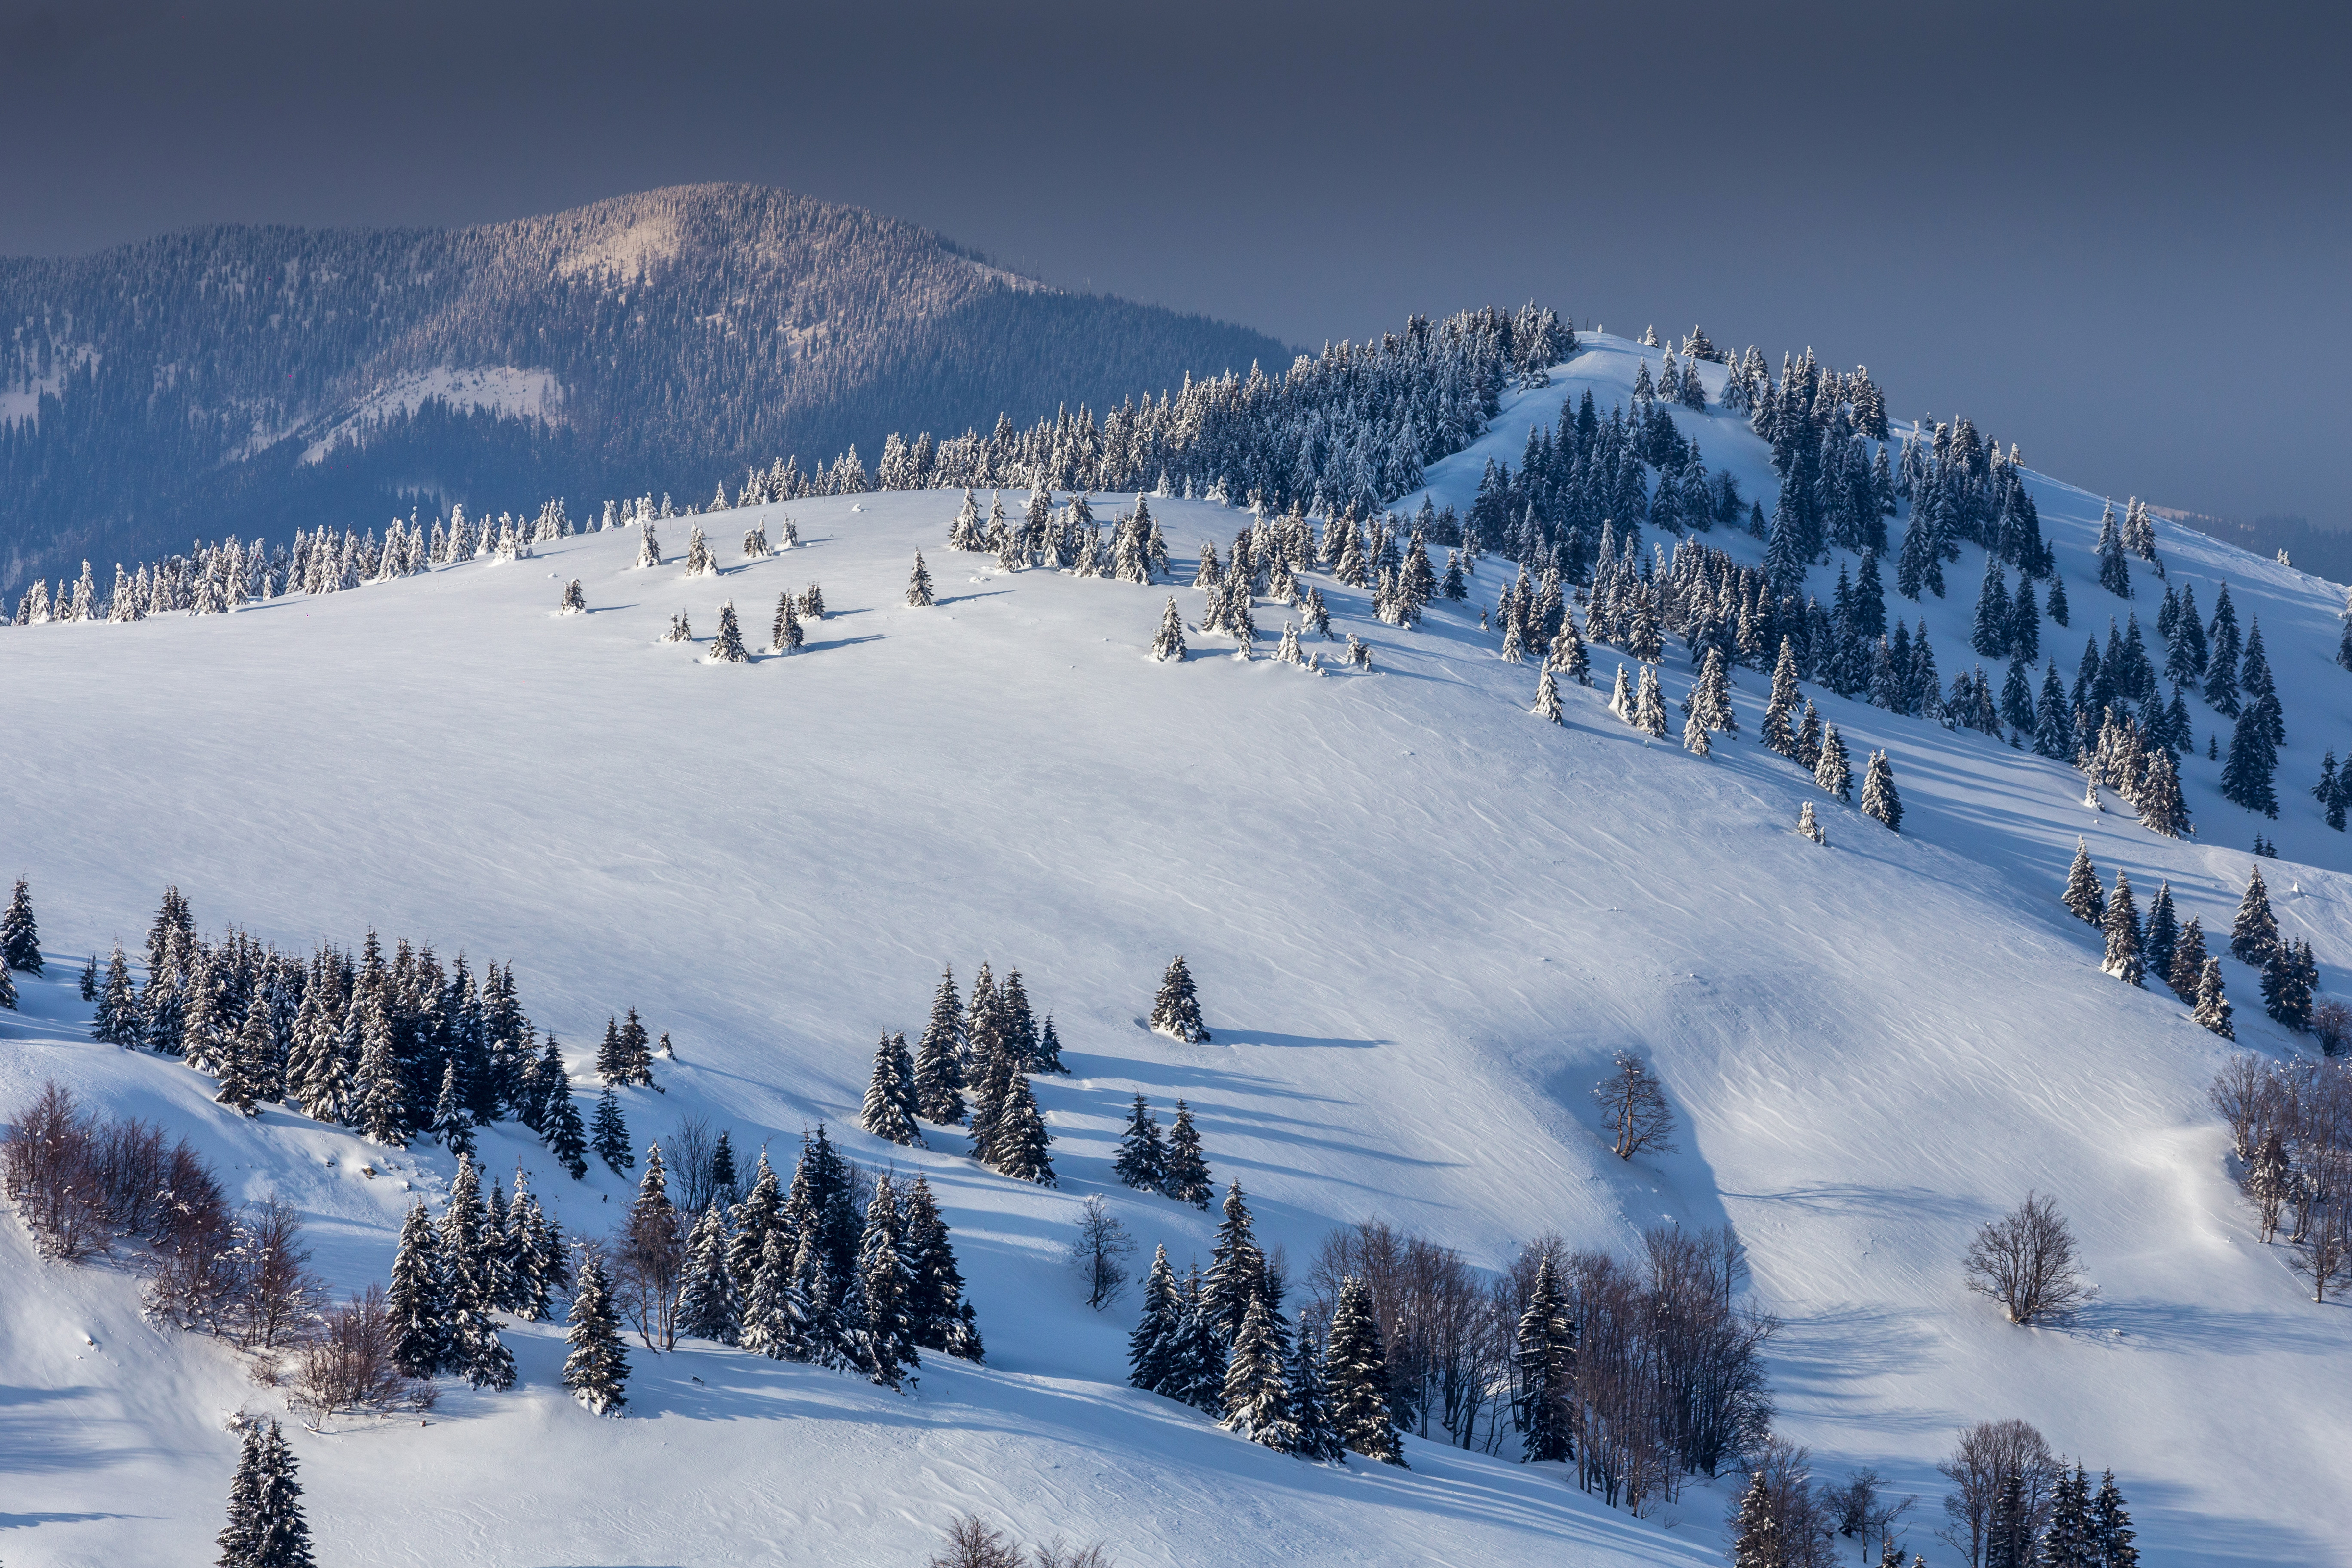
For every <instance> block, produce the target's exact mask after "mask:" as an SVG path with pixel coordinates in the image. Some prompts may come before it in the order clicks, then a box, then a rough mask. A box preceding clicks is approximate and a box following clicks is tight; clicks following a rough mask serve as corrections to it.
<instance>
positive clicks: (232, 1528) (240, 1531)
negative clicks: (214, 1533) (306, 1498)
mask: <svg viewBox="0 0 2352 1568" xmlns="http://www.w3.org/2000/svg"><path fill="white" fill-rule="evenodd" d="M294 1472H295V1463H294V1452H293V1450H292V1449H291V1448H289V1447H287V1445H286V1434H285V1432H284V1431H283V1430H281V1429H280V1428H279V1426H278V1423H277V1422H275V1421H272V1422H270V1423H269V1424H268V1426H261V1425H259V1424H256V1425H254V1426H248V1427H247V1428H246V1433H245V1442H244V1445H243V1447H242V1448H241V1450H240V1451H239V1454H238V1457H237V1465H236V1479H234V1480H233V1481H232V1482H231V1483H230V1485H229V1503H228V1525H227V1528H226V1529H224V1530H223V1531H221V1532H220V1535H219V1536H218V1538H217V1542H218V1544H219V1546H220V1549H221V1554H220V1556H219V1557H217V1558H215V1560H214V1561H215V1563H218V1564H219V1565H220V1568H311V1564H312V1563H315V1562H316V1561H317V1559H315V1558H314V1557H312V1556H311V1554H310V1521H307V1520H306V1519H304V1518H303V1517H302V1486H301V1483H300V1482H299V1481H297V1480H296V1479H294Z"/></svg>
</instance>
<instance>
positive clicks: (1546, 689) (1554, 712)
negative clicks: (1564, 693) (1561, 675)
mask: <svg viewBox="0 0 2352 1568" xmlns="http://www.w3.org/2000/svg"><path fill="white" fill-rule="evenodd" d="M1530 711H1532V712H1533V713H1534V714H1535V715H1536V717H1537V718H1538V719H1549V720H1550V721H1552V722H1553V723H1555V724H1559V723H1563V722H1565V721H1564V720H1562V719H1561V718H1560V716H1559V685H1558V684H1557V683H1556V682H1554V681H1553V679H1552V676H1551V666H1550V665H1549V664H1546V665H1545V666H1544V667H1543V673H1542V674H1541V675H1539V676H1538V677H1537V678H1536V705H1535V707H1534V708H1533V709H1532V710H1530Z"/></svg>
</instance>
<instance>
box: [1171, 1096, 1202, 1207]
mask: <svg viewBox="0 0 2352 1568" xmlns="http://www.w3.org/2000/svg"><path fill="white" fill-rule="evenodd" d="M1160 1191H1161V1192H1163V1193H1166V1194H1168V1195H1169V1196H1170V1197H1171V1198H1174V1199H1175V1200H1176V1201H1177V1202H1178V1203H1181V1204H1191V1205H1192V1206H1193V1207H1194V1208H1196V1209H1204V1208H1207V1207H1208V1206H1209V1198H1210V1195H1211V1194H1212V1193H1213V1192H1214V1191H1215V1188H1214V1186H1213V1184H1212V1183H1211V1181H1210V1177H1209V1162H1208V1159H1207V1157H1206V1156H1205V1155H1203V1154H1202V1152H1201V1134H1200V1131H1199V1129H1197V1128H1195V1127H1194V1126H1193V1125H1192V1107H1191V1106H1189V1105H1186V1104H1185V1103H1184V1102H1183V1101H1182V1100H1178V1101H1177V1102H1176V1119H1175V1121H1172V1122H1171V1123H1170V1124H1169V1128H1168V1176H1167V1180H1166V1182H1165V1183H1164V1184H1162V1185H1161V1187H1160Z"/></svg>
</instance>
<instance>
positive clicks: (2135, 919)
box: [2099, 869, 2143, 985]
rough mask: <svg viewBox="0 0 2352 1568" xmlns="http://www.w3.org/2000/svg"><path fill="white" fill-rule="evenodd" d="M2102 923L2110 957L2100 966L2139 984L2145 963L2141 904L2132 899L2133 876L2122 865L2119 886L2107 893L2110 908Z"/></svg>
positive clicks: (2129, 982) (2117, 876)
mask: <svg viewBox="0 0 2352 1568" xmlns="http://www.w3.org/2000/svg"><path fill="white" fill-rule="evenodd" d="M2099 926H2100V930H2101V931H2103V932H2105V936H2106V940H2107V952H2106V958H2105V962H2104V963H2102V964H2101V965H2100V967H2101V968H2102V969H2103V970H2104V971H2105V973H2109V974H2112V975H2114V976H2115V977H2116V979H2118V980H2120V981H2122V982H2123V983H2124V984H2126V985H2137V984H2140V983H2141V981H2140V975H2141V971H2142V967H2143V961H2142V959H2141V956H2140V927H2139V906H2138V904H2137V903H2136V902H2135V901H2134V900H2133V899H2132V890H2131V879H2130V877H2129V876H2127V875H2126V873H2124V872H2123V871H2122V870H2120V869H2118V870H2117V871H2116V890H2115V891H2114V892H2113V893H2111V894H2109V895H2108V896H2107V907H2106V911H2105V915H2104V916H2103V917H2102V918H2101V921H2100V922H2099Z"/></svg>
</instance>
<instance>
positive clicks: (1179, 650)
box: [1151, 594, 1185, 662]
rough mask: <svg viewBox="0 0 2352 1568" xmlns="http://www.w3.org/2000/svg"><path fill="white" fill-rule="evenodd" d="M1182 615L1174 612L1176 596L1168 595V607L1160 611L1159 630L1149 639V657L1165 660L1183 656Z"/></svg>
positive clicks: (1179, 658)
mask: <svg viewBox="0 0 2352 1568" xmlns="http://www.w3.org/2000/svg"><path fill="white" fill-rule="evenodd" d="M1184 654H1185V648H1184V617H1183V616H1180V615H1178V614H1177V613H1176V596H1175V595H1173V594H1171V595H1169V596H1168V607H1167V608H1166V609H1165V610H1162V611H1161V612H1160V630H1159V632H1158V633H1157V634H1155V635H1154V636H1153V637H1152V639H1151V657H1152V658H1156V659H1160V660H1161V661H1163V662H1164V661H1166V660H1169V659H1178V660H1181V659H1182V658H1184Z"/></svg>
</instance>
